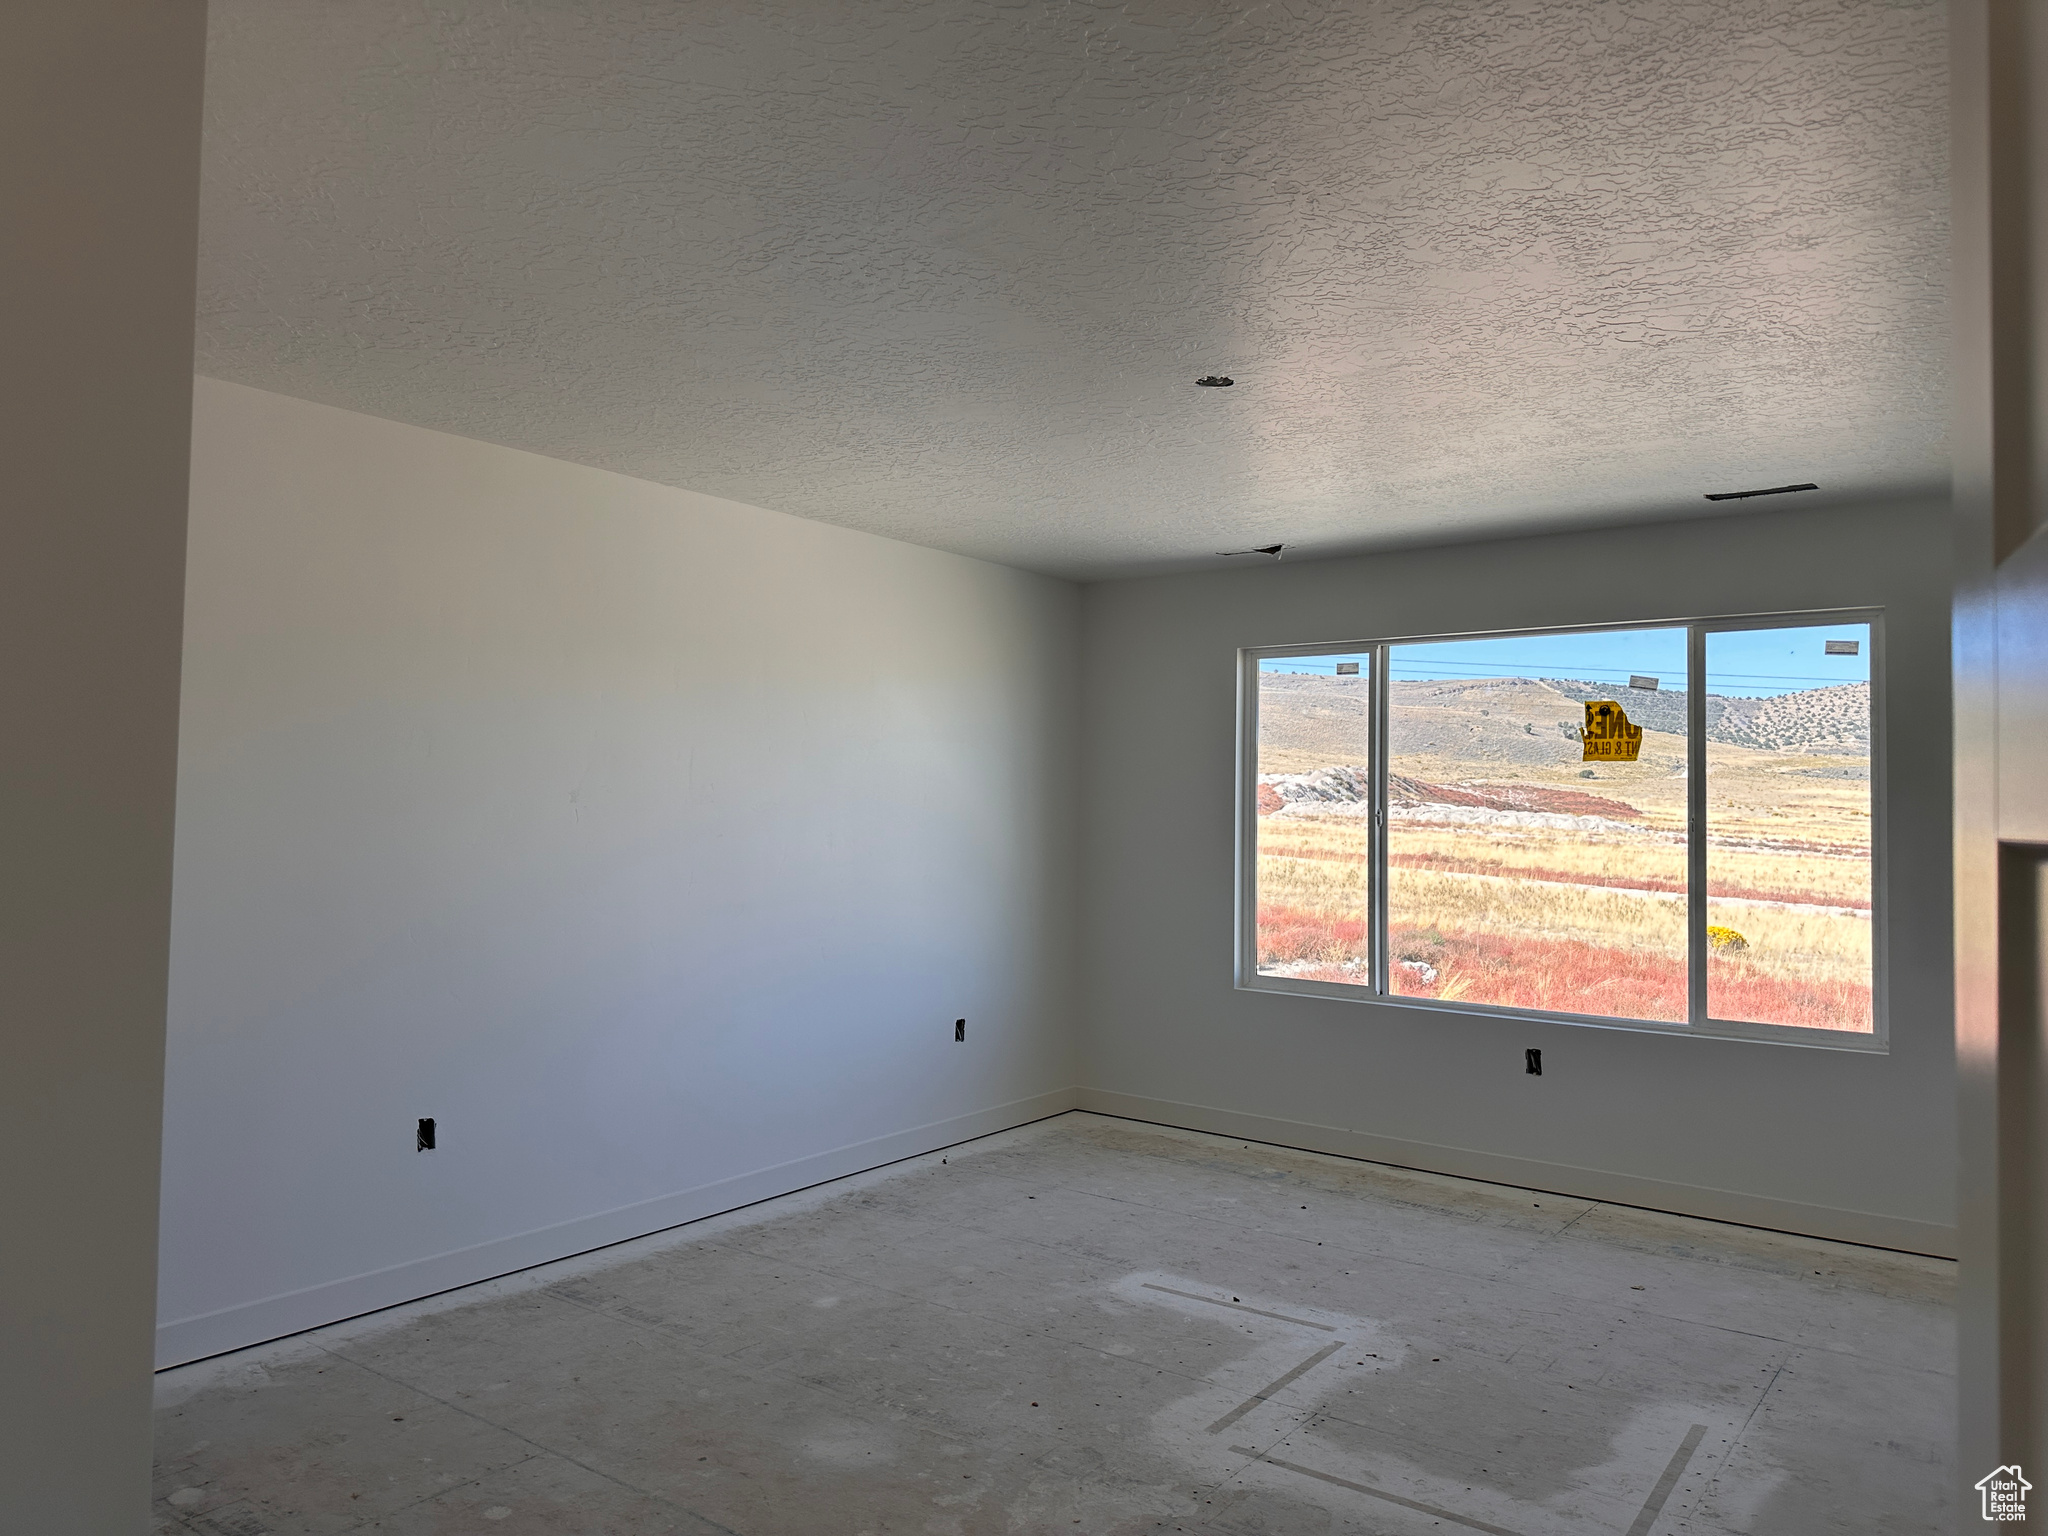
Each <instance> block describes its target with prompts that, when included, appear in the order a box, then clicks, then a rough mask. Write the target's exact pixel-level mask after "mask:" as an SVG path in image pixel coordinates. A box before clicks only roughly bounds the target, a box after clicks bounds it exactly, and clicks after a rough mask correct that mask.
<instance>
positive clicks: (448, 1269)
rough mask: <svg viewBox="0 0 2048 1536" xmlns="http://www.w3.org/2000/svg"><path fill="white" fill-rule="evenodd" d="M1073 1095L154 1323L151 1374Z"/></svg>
mask: <svg viewBox="0 0 2048 1536" xmlns="http://www.w3.org/2000/svg"><path fill="white" fill-rule="evenodd" d="M1079 1103H1080V1090H1079V1089H1077V1088H1061V1089H1056V1090H1054V1091H1053V1092H1051V1093H1041V1094H1038V1095H1036V1096H1034V1097H1032V1098H1028V1099H1017V1100H1015V1101H1013V1102H1011V1103H1008V1104H997V1105H994V1106H992V1107H990V1108H988V1109H980V1110H976V1111H974V1112H973V1113H972V1114H966V1115H957V1116H955V1117H954V1118H952V1119H950V1120H937V1121H933V1122H932V1123H931V1124H929V1125H919V1126H913V1127H911V1128H910V1129H909V1130H904V1131H896V1132H894V1133H892V1134H890V1135H887V1136H878V1137H875V1138H874V1139H873V1140H871V1141H861V1142H855V1143H854V1144H853V1145H852V1146H847V1147H837V1148H834V1149H833V1150H832V1151H829V1152H819V1153H815V1154H813V1155H812V1156H810V1157H801V1158H797V1159H796V1160H795V1161H793V1162H787V1163H778V1164H776V1165H775V1166H774V1167H772V1168H762V1169H759V1170H757V1171H756V1172H753V1173H746V1174H741V1175H740V1176H738V1177H737V1178H731V1179H721V1180H719V1181H718V1182H717V1183H714V1184H702V1185H699V1186H698V1187H697V1188H695V1189H686V1190H680V1191H678V1192H676V1193H675V1194H670V1195H660V1196H657V1197H656V1198H654V1199H652V1200H642V1201H638V1202H636V1203H634V1204H632V1205H624V1206H620V1207H618V1208H617V1209H615V1210H609V1211H600V1212H598V1213H597V1214H595V1215H592V1216H581V1217H578V1218H576V1219H575V1220H573V1221H565V1222H559V1223H557V1224H556V1225H554V1226H550V1227H542V1228H540V1229H539V1230H538V1231H533V1232H522V1233H518V1234H516V1235H514V1236H512V1237H503V1238H497V1239H495V1240H493V1241H491V1242H488V1243H478V1244H476V1245H475V1246H473V1247H469V1248H459V1249H457V1250H455V1251H454V1252H453V1253H442V1254H435V1255H433V1256H432V1257H429V1258H424V1259H415V1260H413V1261H412V1262H410V1263H406V1264H395V1265H392V1266H391V1267H390V1268H388V1269H379V1270H373V1271H371V1272H369V1273H368V1274H361V1275H350V1276H348V1277H346V1278H344V1279H340V1280H331V1281H328V1282H326V1283H325V1284H322V1285H313V1286H308V1287H306V1288H305V1289H304V1290H298V1291H289V1292H286V1293H285V1294H284V1295H281V1296H268V1297H265V1298H264V1299H262V1300H261V1301H252V1302H245V1303H243V1304H242V1305H240V1306H234V1307H225V1308H223V1309H221V1310H220V1311H218V1312H208V1313H205V1314H203V1315H201V1316H198V1317H186V1318H179V1319H177V1320H176V1321H174V1322H169V1323H164V1324H161V1325H160V1326H159V1327H158V1328H157V1331H156V1368H157V1369H158V1370H164V1369H167V1368H168V1367H170V1366H174V1365H184V1364H187V1363H189V1362H191V1361H194V1360H203V1359H205V1358H206V1357H207V1356H209V1355H219V1354H225V1353H226V1352H227V1351H229V1350H231V1349H243V1348H246V1347H248V1346H249V1345H251V1344H261V1343H264V1342H266V1341H268V1340H271V1339H280V1338H283V1337H284V1336H285V1335H287V1334H293V1333H303V1332H304V1331H305V1330H306V1329H308V1328H318V1327H321V1326H323V1325H325V1324H327V1323H338V1322H340V1321H341V1320H342V1319H344V1318H350V1317H360V1316H362V1315H363V1314H364V1313H366V1312H380V1311H382V1310H383V1309H384V1308H386V1307H394V1306H398V1305H400V1304H401V1303H403V1302H408V1301H418V1300H419V1299H420V1298H422V1297H425V1296H432V1295H435V1294H437V1293H438V1292H441V1291H449V1290H454V1289H455V1288H456V1287H457V1286H463V1285H474V1284H476V1283H477V1282H479V1281H483V1280H493V1279H496V1278H497V1277H498V1276H500V1275H508V1274H511V1273H513V1272H514V1271H515V1270H521V1269H530V1268H532V1267H533V1266H534V1265H536V1264H546V1263H550V1262H552V1261H553V1260H556V1259H566V1258H569V1257H571V1256H572V1255H575V1254H579V1253H588V1252H589V1251H590V1250H591V1249H593V1248H605V1247H609V1246H610V1245H611V1244H613V1243H622V1242H626V1241H628V1240H629V1239H632V1238H636V1237H645V1236H647V1235H648V1234H649V1233H652V1232H660V1231H663V1230H665V1229H667V1228H669V1227H679V1226H681V1225H683V1223H685V1222H690V1221H698V1220H701V1219H702V1218H704V1217H706V1216H716V1215H718V1214H720V1213H721V1212H724V1211H731V1210H737V1209H738V1208H739V1207H741V1206H743V1205H752V1204H754V1203H755V1202H756V1201H760V1200H770V1199H773V1198H774V1197H775V1196H777V1195H787V1194H790V1193H793V1192H794V1191H796V1190H799V1189H808V1188H809V1187H810V1186H811V1185H813V1184H822V1183H825V1182H826V1181H827V1180H830V1179H839V1178H845V1177H846V1176H847V1175H849V1174H854V1173H864V1172H866V1171H867V1170H868V1169H870V1168H879V1167H880V1166H882V1165H883V1164H884V1163H893V1162H896V1161H898V1160H899V1159H901V1158H906V1157H916V1156H918V1155H919V1154H921V1153H925V1152H936V1151H938V1150H939V1149H940V1148H941V1147H950V1146H953V1145H955V1144H956V1143H959V1142H963V1141H971V1140H973V1139H974V1138H975V1137H977V1136H990V1135H993V1134H994V1133H995V1132H997V1131H1007V1130H1010V1129H1011V1128H1013V1127H1015V1126H1019V1125H1028V1124H1029V1123H1030V1122H1032V1121H1033V1120H1043V1119H1045V1118H1046V1117H1047V1116H1048V1115H1057V1114H1063V1113H1065V1112H1066V1111H1067V1110H1070V1109H1074V1108H1076V1107H1078V1105H1079Z"/></svg>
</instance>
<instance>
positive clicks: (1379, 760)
mask: <svg viewBox="0 0 2048 1536" xmlns="http://www.w3.org/2000/svg"><path fill="white" fill-rule="evenodd" d="M1387 650H1388V648H1387V647H1386V646H1384V645H1376V646H1374V647H1373V648H1372V679H1371V682H1372V692H1371V704H1372V724H1371V727H1370V729H1369V732H1368V736H1367V743H1368V745H1367V752H1368V754H1369V756H1370V760H1371V764H1372V842H1371V856H1372V872H1371V874H1370V876H1369V877H1368V878H1369V880H1370V882H1371V887H1370V895H1369V897H1368V901H1367V905H1368V906H1369V907H1370V908H1371V911H1370V913H1369V914H1368V921H1369V922H1370V923H1371V938H1372V988H1373V991H1374V992H1375V993H1376V994H1377V995H1378V996H1380V997H1386V996H1389V995H1390V993H1391V990H1392V989H1391V988H1390V986H1389V985H1388V982H1389V976H1388V971H1389V969H1390V968H1391V966H1392V964H1393V952H1392V947H1391V946H1390V945H1389V943H1388V941H1387V692H1388V682H1387Z"/></svg>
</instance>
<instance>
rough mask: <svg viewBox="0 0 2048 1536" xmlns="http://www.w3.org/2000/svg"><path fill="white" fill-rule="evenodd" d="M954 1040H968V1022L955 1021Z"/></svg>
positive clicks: (963, 1020) (962, 1020)
mask: <svg viewBox="0 0 2048 1536" xmlns="http://www.w3.org/2000/svg"><path fill="white" fill-rule="evenodd" d="M953 1038H954V1039H955V1040H965V1039H966V1038H967V1021H966V1020H965V1019H955V1020H954V1021H953Z"/></svg>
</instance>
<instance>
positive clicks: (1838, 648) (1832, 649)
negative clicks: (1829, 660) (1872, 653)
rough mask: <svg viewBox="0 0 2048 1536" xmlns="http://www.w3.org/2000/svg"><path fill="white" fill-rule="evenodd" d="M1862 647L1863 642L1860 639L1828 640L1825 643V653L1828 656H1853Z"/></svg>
mask: <svg viewBox="0 0 2048 1536" xmlns="http://www.w3.org/2000/svg"><path fill="white" fill-rule="evenodd" d="M1862 649H1863V642H1862V641H1860V640H1830V641H1829V642H1828V644H1827V654H1828V655H1830V656H1854V655H1856V654H1858V653H1859V652H1860V651H1861V650H1862Z"/></svg>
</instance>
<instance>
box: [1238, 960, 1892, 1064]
mask: <svg viewBox="0 0 2048 1536" xmlns="http://www.w3.org/2000/svg"><path fill="white" fill-rule="evenodd" d="M1236 990H1237V991H1239V992H1265V993H1275V994H1279V995H1282V996H1291V997H1318V998H1323V999H1325V1000H1327V1001H1329V1002H1333V1003H1352V1004H1364V1005H1366V1006H1369V1007H1375V1008H1398V1009H1401V1010H1403V1011H1406V1012H1413V1013H1435V1014H1447V1015H1451V1016H1453V1017H1457V1018H1466V1019H1505V1020H1512V1021H1513V1022H1515V1023H1517V1024H1569V1025H1576V1026H1578V1027H1580V1028H1586V1029H1621V1030H1627V1031H1629V1032H1630V1033H1632V1034H1646V1035H1678V1036H1682V1037H1684V1038H1687V1039H1693V1040H1734V1041H1740V1042H1743V1043H1746V1044H1750V1045H1792V1046H1804V1047H1807V1048H1809V1049H1813V1050H1824V1051H1848V1052H1852V1053H1854V1054H1857V1055H1864V1056H1870V1055H1877V1056H1884V1055H1889V1054H1890V1052H1891V1041H1890V1039H1889V1038H1888V1037H1887V1036H1886V1034H1885V1032H1884V1031H1883V1030H1882V1029H1880V1030H1878V1031H1876V1032H1874V1033H1872V1034H1867V1035H1863V1034H1852V1033H1850V1032H1849V1031H1847V1030H1839V1029H1802V1028H1799V1027H1796V1026H1794V1025H1789V1024H1745V1023H1741V1022H1739V1021H1735V1020H1727V1019H1712V1020H1709V1021H1708V1022H1707V1023H1705V1024H1662V1023H1659V1022H1657V1021H1656V1020H1654V1019H1615V1018H1605V1017H1602V1016H1601V1015H1599V1014H1589V1013H1535V1012H1530V1011H1527V1010H1524V1009H1518V1008H1495V1007H1491V1006H1489V1005H1487V1004H1485V1003H1455V1002H1454V1003H1445V1002H1439V1001H1437V1000H1436V999H1435V998H1429V997H1394V996H1382V995H1380V994H1379V993H1376V992H1371V991H1368V990H1367V989H1365V988H1364V987H1354V986H1347V985H1344V984H1342V983H1339V982H1329V981H1291V980H1288V979H1286V978H1285V977H1277V976H1276V977H1264V976H1261V977H1256V978H1253V979H1249V980H1239V981H1238V982H1237V983H1236Z"/></svg>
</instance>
